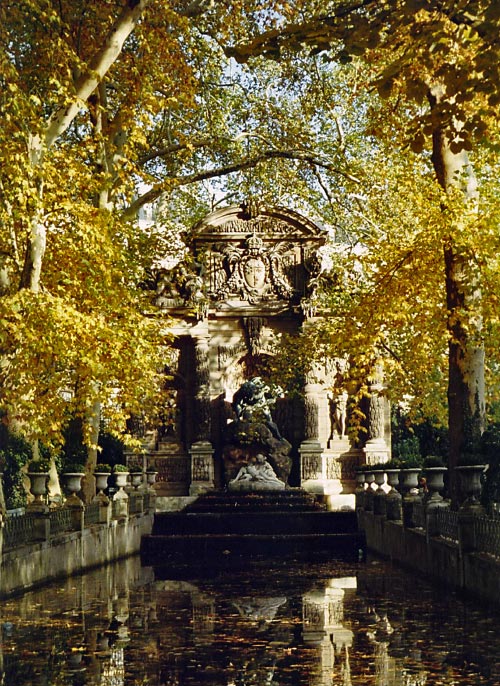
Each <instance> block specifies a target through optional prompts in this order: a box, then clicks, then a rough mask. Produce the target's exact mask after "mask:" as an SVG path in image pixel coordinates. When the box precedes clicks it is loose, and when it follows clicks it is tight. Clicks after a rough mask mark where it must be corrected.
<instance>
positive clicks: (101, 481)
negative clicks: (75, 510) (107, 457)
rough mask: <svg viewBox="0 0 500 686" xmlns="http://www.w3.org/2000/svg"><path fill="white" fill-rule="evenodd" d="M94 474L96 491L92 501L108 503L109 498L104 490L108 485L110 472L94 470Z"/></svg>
mask: <svg viewBox="0 0 500 686" xmlns="http://www.w3.org/2000/svg"><path fill="white" fill-rule="evenodd" d="M94 476H95V486H96V489H97V493H96V495H95V496H94V498H93V499H92V502H94V503H102V504H103V505H106V504H108V503H109V498H108V496H107V495H106V494H105V493H104V491H105V490H106V488H107V487H108V479H109V477H110V476H111V472H94Z"/></svg>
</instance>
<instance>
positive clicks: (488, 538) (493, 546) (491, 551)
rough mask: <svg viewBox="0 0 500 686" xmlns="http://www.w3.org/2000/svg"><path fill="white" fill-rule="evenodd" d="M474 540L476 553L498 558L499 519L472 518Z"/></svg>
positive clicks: (499, 547) (499, 552)
mask: <svg viewBox="0 0 500 686" xmlns="http://www.w3.org/2000/svg"><path fill="white" fill-rule="evenodd" d="M473 522H474V540H475V547H476V550H477V552H480V553H487V554H488V555H493V556H494V557H500V519H499V518H498V517H497V516H495V517H487V516H478V517H474V520H473Z"/></svg>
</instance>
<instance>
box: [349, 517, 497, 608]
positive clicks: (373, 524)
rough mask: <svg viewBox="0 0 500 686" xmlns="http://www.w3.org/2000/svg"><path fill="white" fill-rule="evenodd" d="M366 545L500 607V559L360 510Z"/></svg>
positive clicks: (360, 522)
mask: <svg viewBox="0 0 500 686" xmlns="http://www.w3.org/2000/svg"><path fill="white" fill-rule="evenodd" d="M358 522H359V526H360V528H361V529H362V530H363V531H364V532H365V535H366V545H367V548H368V549H369V550H372V551H374V552H376V553H378V554H379V555H382V556H383V557H386V558H389V559H390V560H393V561H394V562H396V563H398V564H401V565H402V566H404V567H406V568H408V569H410V570H412V571H414V572H415V573H419V574H423V575H425V576H427V577H430V578H432V579H433V580H435V581H439V582H441V583H444V584H446V585H447V586H450V587H451V588H454V589H458V590H461V591H465V592H467V593H470V594H472V595H474V596H476V597H478V598H481V599H483V600H487V601H489V602H494V603H496V604H500V558H499V557H495V556H493V555H491V554H487V553H484V552H478V551H475V550H467V549H466V548H465V546H464V539H463V538H462V537H461V536H459V539H458V540H456V541H453V540H449V539H446V538H443V537H437V536H429V535H428V533H427V532H426V531H425V529H417V528H406V527H405V526H404V525H403V523H402V522H400V521H390V520H387V519H386V518H385V517H384V516H383V515H374V514H373V513H372V512H367V511H364V510H358Z"/></svg>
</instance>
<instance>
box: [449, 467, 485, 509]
mask: <svg viewBox="0 0 500 686" xmlns="http://www.w3.org/2000/svg"><path fill="white" fill-rule="evenodd" d="M486 466H487V465H485V464H469V465H460V466H458V467H456V470H457V473H458V476H459V479H460V490H461V492H462V493H463V494H464V495H465V496H466V499H465V500H464V502H463V503H462V504H461V505H460V510H466V511H477V512H482V510H483V508H482V506H481V503H480V501H479V496H480V495H481V490H482V484H481V477H482V475H483V473H484V471H485V469H486Z"/></svg>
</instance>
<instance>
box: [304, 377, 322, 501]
mask: <svg viewBox="0 0 500 686" xmlns="http://www.w3.org/2000/svg"><path fill="white" fill-rule="evenodd" d="M318 394H319V386H318V384H316V383H315V382H314V378H313V375H312V373H310V374H308V375H307V377H306V383H305V385H304V440H303V441H302V443H301V444H300V448H299V454H300V478H301V485H302V487H303V488H304V489H305V490H306V491H310V492H311V493H319V494H323V493H324V488H323V486H324V484H323V482H324V477H325V475H324V473H323V472H324V470H323V448H322V447H321V444H320V442H319V435H318V434H319V431H318V427H319V417H318V415H319V405H318Z"/></svg>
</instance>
